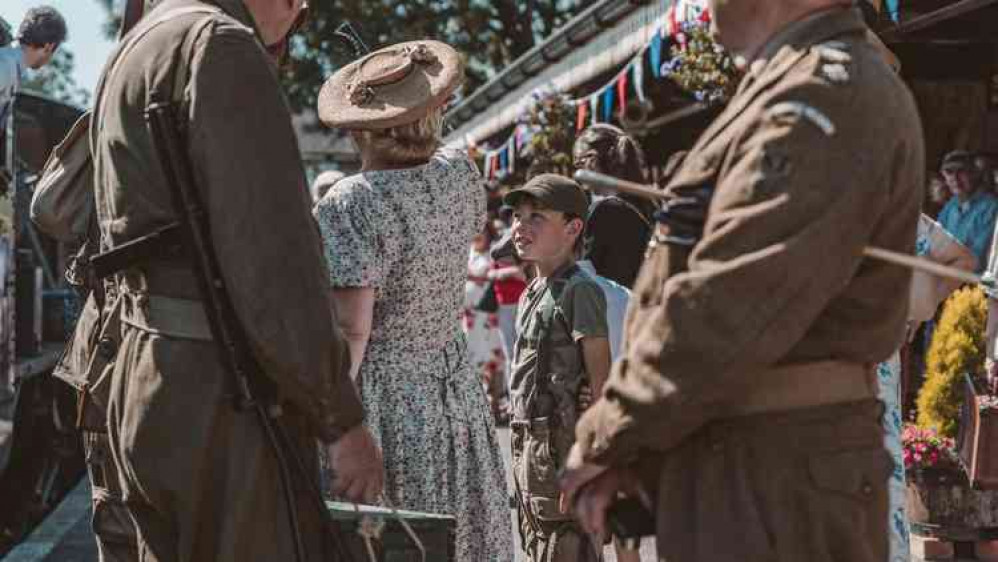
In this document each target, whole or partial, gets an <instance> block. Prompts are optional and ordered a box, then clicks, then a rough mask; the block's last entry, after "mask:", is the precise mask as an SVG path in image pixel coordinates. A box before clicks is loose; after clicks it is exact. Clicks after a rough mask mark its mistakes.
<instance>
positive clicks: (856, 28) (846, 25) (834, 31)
mask: <svg viewBox="0 0 998 562" xmlns="http://www.w3.org/2000/svg"><path fill="white" fill-rule="evenodd" d="M865 30H866V24H865V23H863V16H862V14H861V12H860V11H859V9H858V8H843V7H835V8H828V9H825V10H821V11H818V12H815V13H813V14H810V15H808V16H806V17H804V18H802V19H800V20H797V21H795V22H793V23H791V24H789V25H787V26H785V27H784V28H783V29H781V30H779V31H777V32H776V34H775V35H773V36H772V37H770V38H769V40H768V41H767V42H766V43H765V44H764V45H763V46H762V48H761V49H760V50H759V52H758V54H756V56H755V58H754V59H753V61H752V63H751V64H750V65H749V71H750V73H751V74H758V72H759V71H761V70H762V68H763V67H765V66H766V62H768V61H769V60H770V59H772V58H773V57H775V56H776V53H778V52H779V51H780V49H782V48H783V47H787V46H790V47H795V48H799V49H803V48H807V47H809V46H811V45H817V44H819V43H823V42H825V41H828V40H829V39H831V38H832V37H836V36H838V35H842V34H844V33H863V32H865ZM760 61H762V63H761V64H757V63H759V62H760Z"/></svg>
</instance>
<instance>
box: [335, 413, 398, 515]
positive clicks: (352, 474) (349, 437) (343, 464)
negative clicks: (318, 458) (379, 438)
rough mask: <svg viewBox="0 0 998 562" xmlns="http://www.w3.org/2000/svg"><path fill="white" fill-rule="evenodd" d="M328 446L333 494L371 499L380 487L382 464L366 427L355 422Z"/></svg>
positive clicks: (362, 500)
mask: <svg viewBox="0 0 998 562" xmlns="http://www.w3.org/2000/svg"><path fill="white" fill-rule="evenodd" d="M328 447H329V449H328V451H329V464H331V465H332V472H333V481H332V485H331V486H330V488H331V489H332V491H333V496H334V497H344V498H346V499H347V500H350V501H352V502H368V503H373V502H375V501H376V500H377V499H378V496H380V495H381V491H382V489H383V488H384V483H385V465H384V462H383V461H382V459H381V450H380V449H379V448H378V445H377V444H375V442H374V437H373V436H372V435H371V432H370V430H368V429H367V427H365V426H363V425H358V426H356V427H354V428H353V429H351V430H349V431H347V432H346V433H344V434H343V436H342V437H340V438H339V439H337V440H336V442H335V443H333V444H332V445H329V446H328Z"/></svg>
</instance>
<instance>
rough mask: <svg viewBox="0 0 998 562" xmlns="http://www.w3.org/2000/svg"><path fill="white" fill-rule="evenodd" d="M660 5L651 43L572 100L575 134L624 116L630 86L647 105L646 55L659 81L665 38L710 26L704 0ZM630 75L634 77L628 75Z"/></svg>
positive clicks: (509, 162)
mask: <svg viewBox="0 0 998 562" xmlns="http://www.w3.org/2000/svg"><path fill="white" fill-rule="evenodd" d="M897 1H898V0H886V4H887V8H888V10H891V15H892V16H894V17H896V15H897V14H896V12H897ZM663 3H664V6H665V7H666V11H665V14H666V16H665V22H664V23H663V25H662V26H661V28H660V30H659V32H656V33H654V34H653V35H652V36H651V41H650V43H649V44H648V46H647V47H646V48H645V50H644V51H642V52H640V53H638V54H637V55H636V56H635V57H634V59H632V60H631V62H629V63H628V65H627V66H626V67H625V68H624V69H623V70H622V71H621V72H620V74H618V75H617V76H616V77H614V79H613V80H612V81H611V82H610V83H609V84H607V85H606V86H604V87H603V88H600V89H598V90H596V91H595V92H594V93H592V94H591V95H589V96H588V97H586V98H580V99H577V100H574V101H573V103H574V104H575V107H576V120H575V127H576V131H581V130H583V129H585V128H586V126H587V124H588V123H589V122H590V120H591V122H592V123H599V122H601V121H602V122H612V121H613V118H614V114H613V112H614V106H615V105H618V104H615V103H614V102H615V101H618V100H619V110H620V113H621V114H623V112H624V111H625V110H626V107H627V101H628V93H627V92H628V89H629V87H633V91H634V94H635V96H636V97H637V99H638V100H639V101H640V102H642V103H647V101H648V98H647V94H646V92H645V59H644V55H645V53H647V55H648V63H649V65H650V66H651V73H652V76H653V77H654V78H662V77H663V75H664V73H663V66H664V65H663V64H662V63H663V60H662V59H663V56H664V54H665V49H666V48H667V45H666V43H665V38H666V37H670V36H671V37H673V38H674V40H675V41H677V42H679V43H682V42H684V41H685V38H684V37H683V36H684V35H685V34H684V32H683V24H684V23H686V22H698V23H701V24H709V23H710V21H711V16H710V11H709V10H708V9H707V8H706V1H705V0H663ZM631 73H633V76H629V75H630V74H631ZM601 98H602V99H601ZM601 110H602V111H601ZM532 136H533V131H532V130H531V128H530V127H529V126H526V125H524V124H522V123H521V124H519V125H517V126H516V127H515V128H514V129H513V132H512V133H511V134H510V137H509V138H508V139H507V140H506V142H504V143H503V144H501V145H499V146H500V148H497V149H496V150H492V151H488V152H486V153H485V160H484V164H483V168H484V170H483V171H484V173H485V177H486V178H487V179H490V180H491V179H494V178H496V177H503V176H506V175H509V174H512V173H513V172H514V170H515V168H516V158H517V155H518V154H519V153H520V152H521V150H522V149H523V147H524V146H526V145H527V143H528V142H530V139H531V137H532ZM469 146H470V143H469Z"/></svg>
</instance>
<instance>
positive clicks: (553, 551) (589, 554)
mask: <svg viewBox="0 0 998 562" xmlns="http://www.w3.org/2000/svg"><path fill="white" fill-rule="evenodd" d="M516 515H517V520H518V522H519V528H520V541H521V545H522V547H523V551H524V552H525V553H526V554H527V556H528V557H530V561H531V562H600V561H601V560H602V551H603V546H602V545H599V546H594V545H593V542H592V541H591V540H590V539H589V536H588V535H586V533H585V531H583V530H582V528H581V527H579V525H577V524H576V523H575V522H574V521H572V520H566V521H558V522H555V521H539V520H537V519H536V514H533V513H525V512H524V509H523V507H522V506H519V507H517V513H516Z"/></svg>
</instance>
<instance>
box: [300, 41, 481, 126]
mask: <svg viewBox="0 0 998 562" xmlns="http://www.w3.org/2000/svg"><path fill="white" fill-rule="evenodd" d="M418 44H422V45H424V46H425V47H426V48H427V49H428V50H429V51H430V52H432V53H433V54H434V55H436V61H434V62H432V63H429V64H426V65H419V66H418V67H417V68H414V69H413V70H412V71H411V72H410V73H409V74H408V75H407V76H406V77H405V78H403V79H401V80H399V81H398V82H395V83H392V84H385V85H381V86H376V87H374V90H375V96H374V98H373V99H372V100H371V101H369V102H367V103H365V104H363V105H357V104H355V103H353V102H351V101H350V94H349V86H350V84H352V83H353V82H355V81H356V78H357V75H358V72H359V71H360V69H361V65H362V64H363V63H364V61H365V60H367V59H368V58H370V57H373V56H374V55H377V54H379V53H382V52H383V51H386V50H388V49H402V48H404V47H406V46H410V45H412V46H415V45H418ZM463 81H464V63H463V62H462V61H461V56H460V55H459V54H458V52H457V51H456V50H454V48H452V47H451V46H450V45H447V44H446V43H441V42H440V41H430V40H426V41H410V42H407V43H399V44H396V45H392V46H390V47H386V48H385V49H380V50H379V51H376V52H374V53H371V54H370V55H367V56H366V57H364V58H362V59H360V60H357V61H354V62H352V63H350V64H348V65H347V66H345V67H343V68H341V69H340V70H339V71H337V72H336V73H335V74H333V75H332V76H331V77H330V78H329V79H328V80H326V82H325V84H323V85H322V89H321V90H320V91H319V100H318V112H319V119H320V120H321V121H322V122H323V123H324V124H325V125H326V126H328V127H332V128H336V129H388V128H391V127H397V126H399V125H405V124H407V123H412V122H414V121H418V120H419V119H421V118H423V117H424V116H426V115H427V114H428V113H429V112H430V111H432V110H433V109H435V108H437V107H439V106H442V105H443V104H444V103H446V101H447V99H448V98H449V97H450V95H451V94H452V93H454V90H456V89H457V88H458V86H460V85H461V83H462V82H463Z"/></svg>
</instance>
